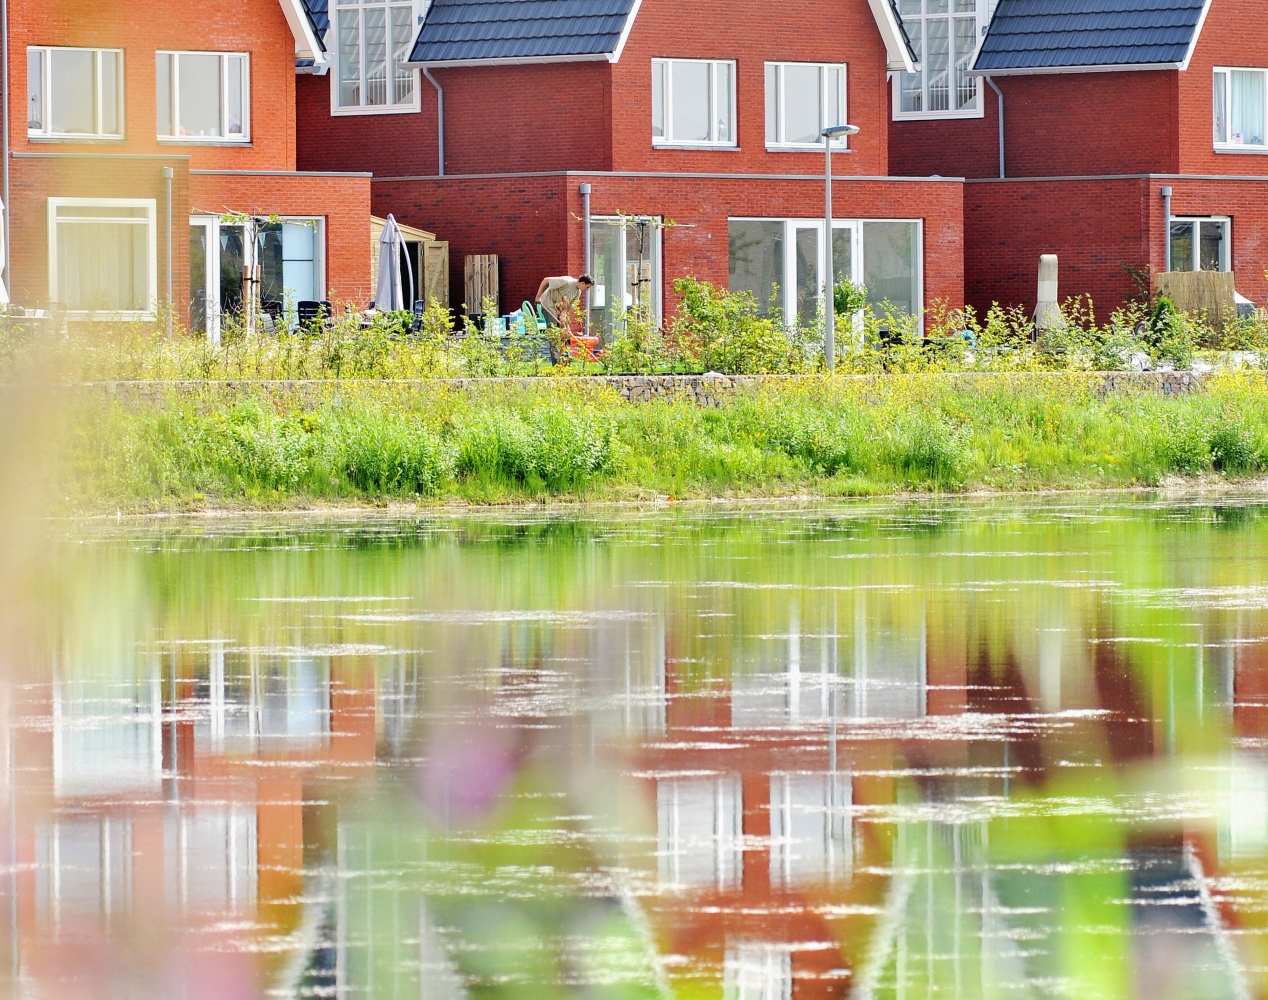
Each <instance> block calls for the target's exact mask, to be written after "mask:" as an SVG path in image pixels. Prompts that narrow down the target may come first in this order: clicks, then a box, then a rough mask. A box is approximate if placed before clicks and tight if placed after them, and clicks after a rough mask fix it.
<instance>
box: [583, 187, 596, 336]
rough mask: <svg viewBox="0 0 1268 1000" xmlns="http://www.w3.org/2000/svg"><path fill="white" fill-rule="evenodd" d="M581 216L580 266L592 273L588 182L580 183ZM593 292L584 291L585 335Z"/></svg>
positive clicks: (587, 333) (586, 271) (588, 325)
mask: <svg viewBox="0 0 1268 1000" xmlns="http://www.w3.org/2000/svg"><path fill="white" fill-rule="evenodd" d="M581 218H582V224H583V225H584V226H585V227H586V233H585V254H586V260H585V264H584V265H583V266H582V271H583V273H585V274H591V275H592V274H594V272H593V271H592V270H591V269H590V252H591V251H590V185H589V184H582V185H581ZM593 294H594V289H593V288H591V289H589V290H588V291H587V292H586V336H587V337H588V336H590V309H591V302H590V297H591V296H592V295H593Z"/></svg>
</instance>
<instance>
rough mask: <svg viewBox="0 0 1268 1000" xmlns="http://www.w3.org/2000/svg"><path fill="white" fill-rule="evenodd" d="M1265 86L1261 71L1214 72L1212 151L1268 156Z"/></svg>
mask: <svg viewBox="0 0 1268 1000" xmlns="http://www.w3.org/2000/svg"><path fill="white" fill-rule="evenodd" d="M1266 83H1268V71H1265V70H1262V69H1217V70H1216V71H1215V77H1214V85H1213V87H1212V91H1213V107H1212V119H1213V123H1214V133H1215V136H1214V138H1215V148H1216V149H1226V150H1235V151H1238V152H1248V153H1249V152H1268V118H1266V115H1265V110H1266V109H1265V101H1264V92H1265V86H1266Z"/></svg>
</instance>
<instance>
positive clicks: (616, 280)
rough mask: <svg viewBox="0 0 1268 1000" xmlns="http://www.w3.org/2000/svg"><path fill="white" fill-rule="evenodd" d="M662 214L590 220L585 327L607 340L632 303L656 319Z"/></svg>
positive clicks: (659, 278) (658, 310)
mask: <svg viewBox="0 0 1268 1000" xmlns="http://www.w3.org/2000/svg"><path fill="white" fill-rule="evenodd" d="M661 233H662V226H661V220H660V219H657V218H653V217H651V216H646V215H644V216H635V217H633V218H616V219H604V218H594V219H591V221H590V257H591V260H590V268H589V270H590V274H591V275H592V276H593V277H594V287H593V288H592V289H590V292H589V297H590V331H591V332H592V333H593V334H595V335H596V336H598V337H601V338H603V340H604V342H605V343H607V342H608V340H609V339H610V338H611V336H612V334H613V333H614V332H615V331H616V329H617V328H618V327H619V326H620V324H621V322H622V319H623V317H624V314H625V313H626V312H627V311H628V310H630V309H633V308H635V307H638V308H641V309H646V310H647V311H648V314H649V315H650V316H651V317H652V318H653V319H654V320H656V321H659V320H660V285H661Z"/></svg>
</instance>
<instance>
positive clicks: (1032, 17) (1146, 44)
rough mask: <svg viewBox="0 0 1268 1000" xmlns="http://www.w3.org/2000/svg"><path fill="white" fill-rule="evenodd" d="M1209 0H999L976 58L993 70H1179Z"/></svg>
mask: <svg viewBox="0 0 1268 1000" xmlns="http://www.w3.org/2000/svg"><path fill="white" fill-rule="evenodd" d="M1209 6H1210V0H999V6H998V7H996V8H995V16H994V17H993V18H992V19H991V25H990V28H989V30H988V31H987V33H986V38H985V40H984V41H983V42H982V47H981V49H980V50H979V51H978V54H977V59H976V60H975V61H974V64H973V70H972V72H974V73H979V74H988V73H989V74H990V75H992V76H1008V75H1022V74H1034V73H1068V72H1079V71H1083V72H1087V71H1107V70H1141V69H1184V68H1185V67H1186V66H1187V65H1188V63H1189V57H1190V55H1191V54H1192V52H1193V46H1194V45H1195V44H1196V43H1197V38H1198V34H1199V33H1200V32H1201V30H1202V22H1203V20H1204V19H1205V18H1206V11H1207V9H1208V8H1209Z"/></svg>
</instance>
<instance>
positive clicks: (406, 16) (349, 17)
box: [331, 0, 419, 115]
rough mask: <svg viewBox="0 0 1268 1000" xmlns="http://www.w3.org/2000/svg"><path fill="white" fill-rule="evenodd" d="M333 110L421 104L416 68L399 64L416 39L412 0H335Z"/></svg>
mask: <svg viewBox="0 0 1268 1000" xmlns="http://www.w3.org/2000/svg"><path fill="white" fill-rule="evenodd" d="M333 17H334V35H335V42H336V44H335V52H334V56H335V60H334V61H335V65H334V68H333V72H332V73H331V79H332V84H331V86H332V88H333V92H332V99H331V113H332V114H337V115H338V114H343V115H349V114H387V113H392V112H402V111H417V110H419V95H418V71H417V70H414V69H404V68H402V67H401V63H403V62H404V61H405V60H406V59H408V58H409V55H410V46H411V45H412V44H413V41H414V34H415V32H414V20H415V18H414V3H413V0H405V2H400V0H395V2H392V0H386V2H385V0H365V2H364V3H358V2H356V0H336V2H335V5H334V15H333Z"/></svg>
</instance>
